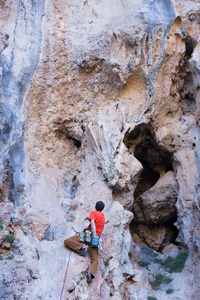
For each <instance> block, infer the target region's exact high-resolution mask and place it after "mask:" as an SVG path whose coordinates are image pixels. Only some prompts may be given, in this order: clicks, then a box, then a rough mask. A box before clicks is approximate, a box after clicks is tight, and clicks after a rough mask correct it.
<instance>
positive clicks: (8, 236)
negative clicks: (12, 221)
mask: <svg viewBox="0 0 200 300" xmlns="http://www.w3.org/2000/svg"><path fill="white" fill-rule="evenodd" d="M5 238H6V241H8V242H9V243H11V244H12V243H13V242H14V239H15V236H14V234H12V233H10V234H8V235H6V236H5Z"/></svg>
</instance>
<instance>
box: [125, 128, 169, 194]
mask: <svg viewBox="0 0 200 300" xmlns="http://www.w3.org/2000/svg"><path fill="white" fill-rule="evenodd" d="M123 142H124V144H125V145H126V147H127V148H128V150H129V152H130V153H132V154H133V155H134V156H135V157H136V158H137V159H138V160H139V161H140V162H141V164H142V166H143V171H142V173H141V174H140V179H139V181H138V184H137V188H136V190H135V194H134V198H135V199H137V198H138V197H139V196H140V195H141V194H142V193H144V192H145V191H147V190H148V189H150V188H151V187H152V186H154V185H155V183H156V182H157V181H158V179H159V178H160V176H162V175H164V173H166V172H167V171H169V170H173V168H172V164H173V156H172V153H170V152H169V151H168V150H167V149H166V148H165V147H164V146H162V145H159V144H158V142H157V141H156V138H155V134H154V132H153V129H152V128H151V126H150V125H148V124H139V125H137V126H136V127H135V129H134V130H132V131H131V132H129V131H128V132H127V133H126V134H125V137H124V141H123Z"/></svg>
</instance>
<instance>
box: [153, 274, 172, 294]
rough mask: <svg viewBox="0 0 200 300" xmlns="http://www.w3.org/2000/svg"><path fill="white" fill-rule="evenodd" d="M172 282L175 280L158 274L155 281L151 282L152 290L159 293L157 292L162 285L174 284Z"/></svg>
mask: <svg viewBox="0 0 200 300" xmlns="http://www.w3.org/2000/svg"><path fill="white" fill-rule="evenodd" d="M172 280H173V279H171V278H169V277H167V276H165V275H163V274H156V276H155V278H154V280H149V283H150V285H151V287H152V289H153V290H154V291H157V290H159V288H160V285H161V284H162V283H170V282H172Z"/></svg>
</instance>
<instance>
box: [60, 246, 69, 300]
mask: <svg viewBox="0 0 200 300" xmlns="http://www.w3.org/2000/svg"><path fill="white" fill-rule="evenodd" d="M71 253H72V251H70V253H69V258H68V262H67V268H66V271H65V277H64V281H63V287H62V291H61V295H60V300H62V295H63V291H64V287H65V282H66V278H67V272H68V268H69V261H70V256H71Z"/></svg>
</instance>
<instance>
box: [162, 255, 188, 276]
mask: <svg viewBox="0 0 200 300" xmlns="http://www.w3.org/2000/svg"><path fill="white" fill-rule="evenodd" d="M188 255H189V252H188V251H182V252H179V253H178V255H177V256H176V257H175V258H173V257H171V256H168V257H167V258H166V259H165V260H164V261H163V262H162V265H163V267H164V268H165V270H166V271H168V272H169V273H180V272H182V270H183V268H184V266H185V262H186V259H187V258H188Z"/></svg>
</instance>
